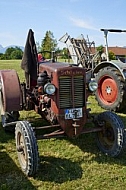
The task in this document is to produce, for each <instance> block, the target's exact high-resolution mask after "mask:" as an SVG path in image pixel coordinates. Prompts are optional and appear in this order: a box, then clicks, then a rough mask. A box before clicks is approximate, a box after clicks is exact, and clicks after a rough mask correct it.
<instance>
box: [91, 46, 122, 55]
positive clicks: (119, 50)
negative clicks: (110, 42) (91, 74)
mask: <svg viewBox="0 0 126 190" xmlns="http://www.w3.org/2000/svg"><path fill="white" fill-rule="evenodd" d="M96 49H97V47H96ZM91 50H92V53H95V49H94V48H93V47H92V48H91ZM108 51H112V52H113V53H114V54H115V55H116V56H117V55H118V56H126V47H118V46H116V47H108ZM104 52H105V47H104Z"/></svg>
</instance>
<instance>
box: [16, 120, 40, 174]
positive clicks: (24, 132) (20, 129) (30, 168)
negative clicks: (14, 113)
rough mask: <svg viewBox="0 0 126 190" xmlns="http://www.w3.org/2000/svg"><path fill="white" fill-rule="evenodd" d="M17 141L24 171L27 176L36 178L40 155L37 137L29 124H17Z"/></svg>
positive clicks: (24, 122) (21, 122)
mask: <svg viewBox="0 0 126 190" xmlns="http://www.w3.org/2000/svg"><path fill="white" fill-rule="evenodd" d="M15 139H16V148H17V153H18V159H19V163H20V166H21V169H22V171H23V172H24V173H25V175H26V176H34V175H35V174H36V173H37V170H38V165H39V153H38V145H37V141H36V137H35V134H34V131H33V129H32V127H31V125H30V123H29V122H27V121H18V122H17V124H16V128H15Z"/></svg>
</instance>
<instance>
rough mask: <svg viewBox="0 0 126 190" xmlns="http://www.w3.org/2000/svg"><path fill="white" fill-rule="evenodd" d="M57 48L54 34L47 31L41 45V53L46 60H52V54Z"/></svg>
mask: <svg viewBox="0 0 126 190" xmlns="http://www.w3.org/2000/svg"><path fill="white" fill-rule="evenodd" d="M56 48H57V40H56V39H54V36H53V33H52V32H51V31H47V32H46V34H45V37H44V39H43V40H42V43H41V51H42V52H43V53H42V54H43V55H44V57H45V58H46V59H48V58H50V55H51V52H52V51H56Z"/></svg>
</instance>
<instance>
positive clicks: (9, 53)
mask: <svg viewBox="0 0 126 190" xmlns="http://www.w3.org/2000/svg"><path fill="white" fill-rule="evenodd" d="M22 55H23V51H22V49H21V48H19V47H17V46H16V47H9V48H7V50H6V51H5V54H4V57H5V59H21V58H22Z"/></svg>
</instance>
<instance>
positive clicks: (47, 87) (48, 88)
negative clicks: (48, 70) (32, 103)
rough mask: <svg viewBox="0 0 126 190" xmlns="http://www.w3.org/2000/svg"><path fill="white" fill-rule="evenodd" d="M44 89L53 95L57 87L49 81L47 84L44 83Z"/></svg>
mask: <svg viewBox="0 0 126 190" xmlns="http://www.w3.org/2000/svg"><path fill="white" fill-rule="evenodd" d="M44 91H45V93H46V94H49V95H51V94H54V93H55V91H56V87H55V86H54V85H53V84H51V83H47V84H45V85H44Z"/></svg>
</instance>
